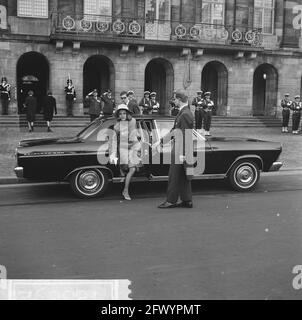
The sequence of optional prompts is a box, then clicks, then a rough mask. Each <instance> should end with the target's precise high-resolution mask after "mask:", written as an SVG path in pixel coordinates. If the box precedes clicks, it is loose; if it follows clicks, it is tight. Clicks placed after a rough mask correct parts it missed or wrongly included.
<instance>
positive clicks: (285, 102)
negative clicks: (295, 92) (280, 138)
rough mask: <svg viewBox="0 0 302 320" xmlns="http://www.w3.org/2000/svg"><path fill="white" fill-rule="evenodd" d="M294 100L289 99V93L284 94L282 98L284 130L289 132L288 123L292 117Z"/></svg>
mask: <svg viewBox="0 0 302 320" xmlns="http://www.w3.org/2000/svg"><path fill="white" fill-rule="evenodd" d="M292 103H293V102H292V101H291V100H290V99H289V93H286V94H285V95H284V99H282V100H281V108H282V132H283V133H285V132H288V123H289V117H290V109H291V106H292Z"/></svg>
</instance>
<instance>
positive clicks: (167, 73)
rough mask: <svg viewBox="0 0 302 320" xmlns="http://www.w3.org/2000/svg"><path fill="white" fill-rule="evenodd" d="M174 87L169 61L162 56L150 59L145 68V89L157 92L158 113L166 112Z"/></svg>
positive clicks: (172, 72)
mask: <svg viewBox="0 0 302 320" xmlns="http://www.w3.org/2000/svg"><path fill="white" fill-rule="evenodd" d="M173 89H174V71H173V67H172V65H171V63H170V62H169V61H167V60H165V59H162V58H155V59H153V60H151V61H150V62H149V63H148V64H147V66H146V69H145V90H149V91H150V92H152V91H154V92H156V93H157V100H158V102H159V104H160V113H161V114H165V113H168V109H169V106H168V101H169V100H170V99H171V97H172V94H173Z"/></svg>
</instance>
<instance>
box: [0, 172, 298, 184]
mask: <svg viewBox="0 0 302 320" xmlns="http://www.w3.org/2000/svg"><path fill="white" fill-rule="evenodd" d="M293 171H294V172H300V171H301V172H302V168H289V169H281V170H280V171H279V172H280V173H282V172H283V173H286V172H288V173H290V172H293ZM268 173H274V172H268ZM275 173H278V171H277V172H275ZM263 174H266V172H264V173H263ZM49 183H52V184H54V183H59V182H45V181H28V180H26V179H20V178H15V177H0V185H10V184H49Z"/></svg>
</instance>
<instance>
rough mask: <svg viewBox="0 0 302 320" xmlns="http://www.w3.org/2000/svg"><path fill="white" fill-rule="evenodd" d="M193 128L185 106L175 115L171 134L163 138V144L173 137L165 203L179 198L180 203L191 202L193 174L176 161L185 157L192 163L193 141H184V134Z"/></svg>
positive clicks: (188, 111) (174, 201)
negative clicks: (179, 134)
mask: <svg viewBox="0 0 302 320" xmlns="http://www.w3.org/2000/svg"><path fill="white" fill-rule="evenodd" d="M193 127H194V117H193V114H192V112H191V110H190V108H189V107H188V106H186V107H184V108H183V109H182V110H181V111H180V112H179V114H178V115H177V117H176V119H175V122H174V127H173V129H172V130H171V132H170V133H169V134H168V135H167V136H165V137H164V138H163V142H164V143H165V142H168V141H169V140H170V139H171V137H172V136H174V143H173V148H172V152H171V153H172V159H171V165H170V169H169V183H168V190H167V201H168V202H170V203H173V204H176V203H177V200H178V198H179V197H180V199H181V200H182V201H192V189H191V179H192V176H193V174H192V172H191V171H188V170H187V169H188V166H187V165H185V164H180V163H179V162H178V161H179V156H180V155H185V156H186V161H188V163H189V164H191V163H192V162H191V161H192V159H193V139H192V138H191V139H190V138H189V139H185V132H186V130H187V129H190V131H188V132H191V133H192V131H191V130H192V129H193ZM177 133H181V134H183V139H179V138H177ZM182 141H183V143H182ZM186 143H187V144H186ZM174 160H175V161H176V162H175V161H174Z"/></svg>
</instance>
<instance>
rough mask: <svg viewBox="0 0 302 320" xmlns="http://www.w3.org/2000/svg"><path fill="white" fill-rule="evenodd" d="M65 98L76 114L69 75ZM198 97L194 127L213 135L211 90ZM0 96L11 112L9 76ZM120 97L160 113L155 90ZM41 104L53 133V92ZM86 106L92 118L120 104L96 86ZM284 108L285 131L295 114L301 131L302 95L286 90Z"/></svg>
mask: <svg viewBox="0 0 302 320" xmlns="http://www.w3.org/2000/svg"><path fill="white" fill-rule="evenodd" d="M64 91H65V98H66V113H67V116H68V117H72V116H73V107H74V103H75V101H76V99H77V96H76V90H75V87H74V85H73V82H72V80H71V79H70V77H69V78H68V80H67V85H66V86H65V88H64ZM175 94H176V92H175V91H174V92H173V96H172V97H171V99H170V101H169V114H170V115H171V116H174V117H176V116H177V115H178V113H179V108H178V107H177V105H176V104H175ZM196 94H197V95H196V97H194V98H193V99H192V102H191V106H194V108H191V109H192V111H193V112H194V118H195V119H194V123H195V129H196V130H197V131H198V132H199V133H200V134H203V135H205V136H210V135H211V134H210V129H211V123H212V115H213V110H214V108H215V105H214V102H213V101H212V100H211V92H205V93H204V92H203V91H202V90H198V91H197V93H196ZM34 95H35V94H34V92H33V91H32V90H29V92H28V96H27V97H26V99H25V101H24V103H23V111H25V113H26V115H27V121H28V128H29V131H30V132H32V131H34V122H35V115H36V112H37V109H38V106H37V103H38V102H37V98H36V97H35V96H34ZM0 98H1V104H2V115H8V106H9V102H10V100H11V85H10V84H9V83H8V81H7V78H6V77H2V79H1V84H0ZM120 100H121V103H122V104H125V105H126V106H127V107H128V108H129V110H130V112H132V114H133V115H157V114H159V113H160V104H159V101H158V99H157V93H156V92H150V91H145V92H144V94H143V97H142V98H141V99H140V100H139V101H138V100H137V99H136V97H135V93H134V92H133V91H132V90H129V91H122V92H121V93H120ZM40 103H41V104H42V113H43V114H44V119H45V121H46V123H47V131H48V132H51V131H52V130H51V121H52V120H53V116H54V115H55V114H57V107H56V99H55V98H54V97H53V95H52V92H51V91H48V92H47V95H46V97H45V98H43V101H42V102H40ZM84 106H86V107H87V108H88V113H89V115H90V120H91V121H93V120H95V119H96V118H98V117H99V116H100V115H102V116H106V117H108V116H112V115H113V114H114V112H115V111H116V108H117V104H116V102H115V100H114V98H113V96H112V92H111V91H110V90H107V91H106V92H104V93H103V94H99V93H98V90H97V89H94V90H93V91H92V92H90V93H88V94H87V96H86V98H85V99H84ZM281 108H282V118H283V119H282V132H283V133H287V132H289V129H288V127H289V121H290V117H291V116H292V133H293V134H298V133H299V131H300V130H299V127H300V121H301V113H302V102H301V97H300V96H299V95H296V96H295V97H294V100H291V99H290V95H289V94H288V93H287V94H285V95H284V99H282V101H281Z"/></svg>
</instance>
